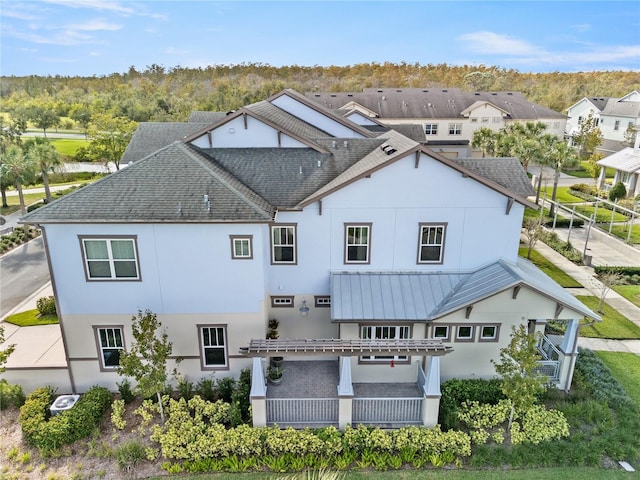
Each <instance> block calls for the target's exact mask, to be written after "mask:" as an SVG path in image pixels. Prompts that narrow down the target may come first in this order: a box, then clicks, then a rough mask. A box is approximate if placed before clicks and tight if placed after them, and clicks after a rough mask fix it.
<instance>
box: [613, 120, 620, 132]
mask: <svg viewBox="0 0 640 480" xmlns="http://www.w3.org/2000/svg"><path fill="white" fill-rule="evenodd" d="M613 129H614V130H615V131H618V130H619V129H620V120H616V122H615V123H614V124H613Z"/></svg>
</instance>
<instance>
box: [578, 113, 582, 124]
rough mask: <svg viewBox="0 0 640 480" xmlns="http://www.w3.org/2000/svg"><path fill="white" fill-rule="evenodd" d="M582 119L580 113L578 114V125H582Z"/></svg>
mask: <svg viewBox="0 0 640 480" xmlns="http://www.w3.org/2000/svg"><path fill="white" fill-rule="evenodd" d="M582 120H583V118H582V115H580V116H579V117H578V125H582Z"/></svg>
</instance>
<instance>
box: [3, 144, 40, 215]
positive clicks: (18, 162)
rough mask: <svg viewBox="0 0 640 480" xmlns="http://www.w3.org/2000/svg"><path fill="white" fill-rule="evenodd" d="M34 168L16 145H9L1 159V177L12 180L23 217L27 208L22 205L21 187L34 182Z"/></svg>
mask: <svg viewBox="0 0 640 480" xmlns="http://www.w3.org/2000/svg"><path fill="white" fill-rule="evenodd" d="M36 168H37V167H36V165H35V164H34V163H33V162H32V161H31V160H30V159H27V158H25V156H24V155H23V153H22V148H20V147H18V146H17V145H9V146H8V147H7V149H6V150H5V153H4V158H3V159H2V172H1V173H2V177H3V178H5V177H6V178H11V179H13V184H14V185H15V187H16V190H17V191H18V199H19V200H20V212H21V213H22V214H23V215H25V214H26V213H27V207H26V205H25V203H24V194H23V193H22V185H27V184H29V183H31V182H33V181H34V180H35V177H36ZM25 227H26V226H25Z"/></svg>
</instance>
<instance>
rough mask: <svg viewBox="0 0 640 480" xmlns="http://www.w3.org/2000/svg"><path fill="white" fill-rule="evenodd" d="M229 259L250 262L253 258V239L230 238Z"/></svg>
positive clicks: (250, 237) (247, 237)
mask: <svg viewBox="0 0 640 480" xmlns="http://www.w3.org/2000/svg"><path fill="white" fill-rule="evenodd" d="M230 238H231V258H234V259H244V260H251V259H252V258H253V245H252V243H253V237H252V236H251V235H248V236H246V237H245V236H233V235H232V236H231V237H230Z"/></svg>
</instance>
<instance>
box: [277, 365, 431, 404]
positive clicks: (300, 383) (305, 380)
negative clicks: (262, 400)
mask: <svg viewBox="0 0 640 480" xmlns="http://www.w3.org/2000/svg"><path fill="white" fill-rule="evenodd" d="M282 371H283V375H282V383H280V384H279V385H272V384H269V385H268V387H267V398H338V383H339V381H340V376H339V371H338V361H337V360H320V361H307V360H302V361H286V362H284V363H283V365H282ZM353 392H354V396H355V397H356V398H406V397H422V394H421V392H420V390H418V385H417V383H354V384H353Z"/></svg>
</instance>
